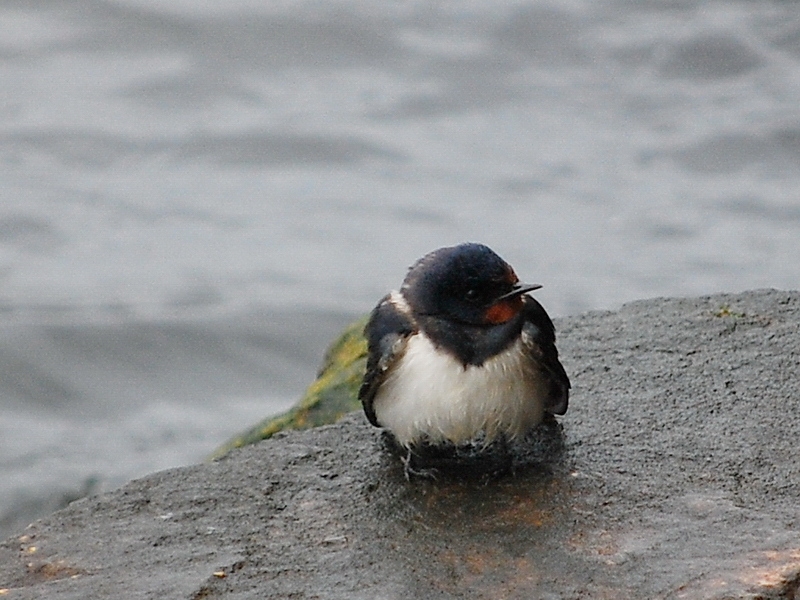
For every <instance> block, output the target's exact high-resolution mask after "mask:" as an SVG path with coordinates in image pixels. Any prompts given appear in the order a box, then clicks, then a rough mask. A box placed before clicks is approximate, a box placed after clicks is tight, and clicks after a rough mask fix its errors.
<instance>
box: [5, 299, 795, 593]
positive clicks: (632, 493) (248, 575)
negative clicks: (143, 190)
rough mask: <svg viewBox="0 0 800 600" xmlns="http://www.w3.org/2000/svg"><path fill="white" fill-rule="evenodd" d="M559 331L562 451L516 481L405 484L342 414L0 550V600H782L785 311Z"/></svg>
mask: <svg viewBox="0 0 800 600" xmlns="http://www.w3.org/2000/svg"><path fill="white" fill-rule="evenodd" d="M556 326H557V328H558V332H559V340H560V348H561V352H562V356H563V358H564V362H565V366H566V367H567V370H568V372H569V373H570V375H571V377H572V381H573V384H574V395H573V397H572V399H571V403H570V410H569V412H568V413H567V415H566V416H565V417H564V418H562V419H560V423H561V426H562V427H561V428H558V430H557V432H558V437H560V439H561V442H560V443H558V444H556V445H555V446H553V448H557V451H556V450H554V451H553V452H547V453H545V454H544V455H540V456H538V458H537V460H536V461H533V462H531V463H530V464H529V465H528V466H527V467H526V468H524V469H522V470H517V471H516V472H515V473H514V474H510V475H508V476H505V477H501V478H498V479H494V480H492V481H490V482H488V483H486V482H485V481H474V480H468V479H467V480H462V479H459V478H453V477H447V478H442V479H439V480H432V481H428V480H413V481H411V482H408V481H406V479H405V477H404V475H403V469H402V465H401V464H400V462H399V460H398V459H397V457H396V456H394V455H393V454H392V453H390V452H388V451H387V450H386V448H385V447H384V445H383V443H382V440H381V434H380V432H379V431H378V430H377V429H374V428H372V427H370V426H369V425H368V424H367V423H366V421H365V419H364V418H363V416H362V415H361V414H359V413H354V414H352V415H349V416H347V417H345V418H344V419H343V420H342V421H340V422H339V423H337V424H335V425H329V426H325V427H320V428H317V429H312V430H309V431H301V432H288V433H279V434H277V435H275V436H273V438H272V439H270V440H267V441H264V442H262V443H258V444H254V445H250V446H248V447H246V448H242V449H240V450H236V451H233V452H231V453H229V454H228V455H226V456H225V457H224V458H222V459H221V460H218V461H216V462H213V463H210V464H204V465H198V466H193V467H187V468H181V469H174V470H171V471H165V472H162V473H156V474H153V475H150V476H148V477H145V478H143V479H139V480H137V481H134V482H131V483H129V484H128V485H126V486H125V487H123V488H121V489H119V490H117V491H115V492H112V493H109V494H105V495H102V496H98V497H94V498H88V499H84V500H80V501H78V502H75V503H73V504H72V505H70V506H69V507H68V508H66V509H65V510H62V511H60V512H58V513H55V514H54V515H52V516H51V517H48V518H47V519H44V520H41V521H38V522H37V523H35V524H33V525H32V526H30V527H29V528H28V529H26V530H25V531H23V532H20V534H19V535H17V536H15V537H13V538H11V539H9V540H7V541H6V542H4V543H3V544H2V545H0V589H3V590H7V591H3V592H0V593H3V594H5V595H7V596H8V597H9V598H25V599H27V598H41V597H47V598H54V599H67V598H69V599H71V598H119V597H125V598H156V597H159V598H161V597H164V598H194V599H199V598H222V597H224V598H237V599H238V598H259V599H263V598H267V599H270V598H287V597H295V598H312V597H313V598H326V599H327V598H330V599H334V598H390V599H391V598H431V597H436V598H614V599H617V598H648V599H649V598H717V599H722V598H751V599H756V598H795V597H796V595H797V591H798V586H799V585H800V500H799V498H798V490H800V461H798V460H797V431H798V430H800V410H798V409H799V408H800V405H799V404H798V403H800V389H798V388H800V335H798V331H800V293H798V292H778V291H758V292H749V293H745V294H741V295H718V296H710V297H703V298H694V299H656V300H647V301H642V302H636V303H633V304H630V305H627V306H625V307H623V308H622V309H621V310H620V311H618V312H596V313H590V314H585V315H580V316H577V317H570V318H566V319H560V320H558V321H557V322H556ZM543 435H544V434H543ZM533 443H535V442H533ZM543 447H545V448H547V447H548V446H547V445H545V446H543Z"/></svg>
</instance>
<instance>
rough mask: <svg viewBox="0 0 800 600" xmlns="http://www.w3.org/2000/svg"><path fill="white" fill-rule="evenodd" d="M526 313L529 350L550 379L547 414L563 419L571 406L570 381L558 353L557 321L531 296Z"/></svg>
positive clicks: (524, 329)
mask: <svg viewBox="0 0 800 600" xmlns="http://www.w3.org/2000/svg"><path fill="white" fill-rule="evenodd" d="M524 302H525V304H524V306H523V309H522V312H523V315H524V318H525V321H524V324H523V326H522V331H523V334H524V336H525V337H524V338H523V339H526V340H527V341H528V344H527V348H528V351H529V352H530V354H531V356H532V357H533V358H534V359H536V361H537V362H538V363H539V364H540V365H541V366H542V370H543V372H544V373H546V374H547V375H548V376H549V379H550V390H549V393H548V396H547V404H545V410H546V411H547V412H549V413H552V414H554V415H563V414H564V413H566V412H567V406H568V405H569V389H570V387H571V385H570V383H569V377H567V372H566V371H565V370H564V367H563V365H562V364H561V361H559V360H558V349H556V330H555V327H554V326H553V321H551V320H550V317H549V315H548V314H547V312H545V310H544V308H542V305H541V304H539V303H538V302H537V301H536V300H534V299H533V298H531V297H530V296H525V297H524Z"/></svg>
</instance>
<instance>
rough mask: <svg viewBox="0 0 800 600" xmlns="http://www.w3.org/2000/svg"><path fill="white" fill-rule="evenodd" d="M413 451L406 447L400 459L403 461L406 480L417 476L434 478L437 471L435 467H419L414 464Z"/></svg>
mask: <svg viewBox="0 0 800 600" xmlns="http://www.w3.org/2000/svg"><path fill="white" fill-rule="evenodd" d="M414 456H415V455H414V451H413V450H412V449H411V448H408V450H407V452H406V455H405V456H404V457H403V458H402V459H401V460H402V461H403V473H404V474H405V476H406V480H407V481H411V478H412V477H419V478H422V479H431V480H434V481H435V480H436V479H437V475H438V471H437V470H436V469H421V468H418V467H415V466H414Z"/></svg>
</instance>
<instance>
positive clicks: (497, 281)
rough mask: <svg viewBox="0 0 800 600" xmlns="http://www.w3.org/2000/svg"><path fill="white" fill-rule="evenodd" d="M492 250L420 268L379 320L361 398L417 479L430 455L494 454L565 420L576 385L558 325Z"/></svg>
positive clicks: (371, 327) (374, 318) (452, 252)
mask: <svg viewBox="0 0 800 600" xmlns="http://www.w3.org/2000/svg"><path fill="white" fill-rule="evenodd" d="M541 287H542V286H541V285H539V284H525V283H521V282H520V280H519V278H518V277H517V275H516V273H515V272H514V269H513V268H512V267H511V265H509V264H508V263H507V262H506V261H505V260H503V259H502V258H500V256H498V255H497V254H496V253H495V252H494V251H493V250H492V249H490V248H489V247H488V246H486V245H484V244H480V243H463V244H459V245H456V246H450V247H445V248H439V249H438V250H434V251H433V252H430V253H428V254H426V255H425V256H423V257H422V258H420V259H419V260H417V261H416V262H415V263H414V264H413V265H412V266H411V267H410V268H409V270H408V272H407V274H406V277H405V279H404V280H403V283H402V285H401V287H400V289H399V290H394V291H392V292H390V293H389V294H387V295H386V296H384V297H383V298H382V299H381V300H380V302H379V303H378V304H377V306H376V307H375V308H374V309H373V311H372V312H371V314H370V317H369V320H368V322H367V325H366V326H365V329H364V335H365V337H366V339H367V368H366V373H365V376H364V379H363V382H362V385H361V387H360V389H359V394H358V396H359V399H360V401H361V404H362V407H363V409H364V413H365V415H366V417H367V420H368V421H369V422H370V423H371V424H372V425H374V426H376V427H381V428H383V429H384V430H385V431H386V432H388V434H389V435H390V436H391V439H392V441H393V442H394V445H395V446H396V447H398V448H399V449H400V450H401V451H403V452H404V457H403V462H404V465H405V474H406V477H407V478H410V477H411V476H412V475H427V474H428V473H426V472H425V470H422V469H416V468H415V466H414V457H415V455H416V454H417V453H418V451H419V449H421V448H424V447H433V448H436V447H443V446H455V447H458V446H461V445H464V444H475V443H476V441H479V446H480V447H487V446H488V445H490V444H491V443H492V442H493V441H495V440H496V439H500V440H502V441H503V442H506V441H513V440H517V439H521V438H524V436H525V435H526V434H527V433H528V432H529V431H530V430H531V429H532V428H533V427H535V426H536V425H538V424H539V423H540V422H542V421H543V420H544V419H546V418H552V417H548V415H563V414H565V413H566V411H567V407H568V403H569V390H570V387H571V385H570V380H569V377H568V376H567V373H566V371H565V370H564V367H563V366H562V364H561V362H560V360H559V356H558V350H557V349H556V344H555V342H556V335H555V327H554V325H553V321H552V320H551V319H550V317H549V315H548V314H547V312H546V311H545V309H544V308H543V307H542V305H541V304H539V302H537V301H536V300H535V299H534V298H532V297H531V296H530V295H528V293H529V292H533V291H534V290H537V289H539V288H541Z"/></svg>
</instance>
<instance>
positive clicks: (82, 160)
mask: <svg viewBox="0 0 800 600" xmlns="http://www.w3.org/2000/svg"><path fill="white" fill-rule="evenodd" d="M799 100H800V11H798V9H797V7H796V5H795V4H794V3H790V2H777V1H775V2H767V1H760V2H759V1H756V2H753V1H749V2H704V1H690V0H686V1H680V2H675V1H674V0H661V1H656V0H650V1H627V2H626V1H621V0H620V1H611V0H601V1H598V0H595V1H593V2H588V1H586V2H581V1H577V0H575V1H571V0H562V1H557V2H511V1H507V2H492V3H484V2H467V1H459V2H427V1H426V2H419V1H417V2H402V3H401V2H380V3H375V2H367V1H365V0H362V1H358V0H352V1H340V2H326V3H321V2H317V1H308V2H301V1H296V2H291V3H289V2H278V1H277V0H276V1H272V2H267V1H265V0H228V1H227V2H211V1H205V2H203V1H200V0H191V1H189V0H186V1H176V0H172V1H170V2H167V1H166V0H115V1H110V0H109V1H100V0H49V1H48V0H40V1H35V0H27V1H26V0H16V1H15V0H6V1H5V2H4V3H3V4H2V6H0V375H2V378H0V415H1V416H2V421H0V435H1V437H0V474H1V475H2V477H0V533H5V532H7V531H8V530H9V529H10V528H13V527H16V526H18V525H19V523H20V522H24V521H25V520H26V519H28V518H33V517H32V515H35V514H39V513H41V512H42V511H43V510H47V509H48V507H50V506H52V505H54V504H58V502H60V501H61V500H62V496H64V495H67V496H72V495H76V494H80V493H83V492H85V491H86V490H87V489H95V488H102V487H103V486H109V485H115V484H117V483H119V482H121V481H124V480H125V479H127V478H130V477H133V476H136V475H140V474H142V473H145V472H147V471H150V470H153V469H159V468H164V467H167V466H170V465H176V464H183V463H186V462H191V461H196V460H199V459H200V458H202V457H203V456H204V455H205V454H206V453H207V452H208V451H210V450H211V449H212V448H213V447H214V446H215V445H217V444H218V443H220V442H221V441H223V440H224V439H225V438H226V437H228V436H229V435H230V434H232V433H234V432H235V431H237V430H239V429H241V428H242V427H244V426H245V425H248V424H250V423H252V422H254V421H255V420H256V419H258V418H261V417H262V416H264V415H266V414H269V413H271V412H275V411H277V410H280V409H282V408H283V407H285V406H287V405H288V404H290V403H291V402H292V401H293V400H294V399H295V398H296V397H297V396H298V395H299V393H300V392H301V390H302V388H303V386H304V385H305V383H307V382H308V381H309V380H310V379H311V378H312V377H313V374H314V369H315V367H316V363H317V362H318V360H319V358H320V356H321V354H322V351H323V349H324V345H325V343H326V342H327V341H328V339H329V338H330V337H331V336H332V335H334V333H335V332H336V331H337V329H338V328H339V327H341V326H342V325H343V324H344V323H345V322H347V320H348V319H349V318H351V317H352V316H353V315H356V314H359V313H361V312H363V311H366V310H368V309H369V308H370V307H371V306H372V305H373V304H374V302H375V301H376V300H377V299H378V298H379V297H380V296H381V295H383V293H385V291H386V290H388V289H390V288H391V287H393V286H396V285H397V284H398V283H399V281H400V280H401V279H402V276H403V274H404V271H405V268H406V267H407V266H408V265H409V264H410V263H411V262H413V260H414V259H416V258H417V257H419V256H420V255H422V254H424V253H425V252H427V251H429V250H431V249H433V248H436V247H439V246H442V245H447V244H452V243H456V242H460V241H465V240H477V241H483V242H485V243H488V244H489V245H490V246H492V247H494V248H495V249H496V250H497V251H498V252H499V253H500V254H501V255H502V256H503V257H504V258H506V259H507V260H509V262H511V263H512V264H513V265H514V266H515V268H516V270H517V272H518V273H519V274H520V276H521V277H522V278H523V279H526V280H535V281H538V282H541V283H543V284H544V285H545V287H544V289H543V290H541V292H537V297H538V298H540V299H541V300H542V302H543V303H544V304H545V306H546V307H547V308H548V309H549V310H550V311H551V313H553V314H555V315H564V314H570V313H576V312H580V311H584V310H588V309H593V308H610V307H614V306H617V305H619V304H620V303H622V302H624V301H627V300H631V299H635V298H642V297H650V296H659V295H694V294H705V293H711V292H715V291H738V290H744V289H752V288H758V287H778V288H797V287H798V279H799V278H800V262H798V260H797V257H798V256H800V252H798V250H800V235H798V233H799V232H800V199H799V198H798V190H800V185H798V184H800V168H799V167H800V101H799ZM3 527H5V529H3Z"/></svg>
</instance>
